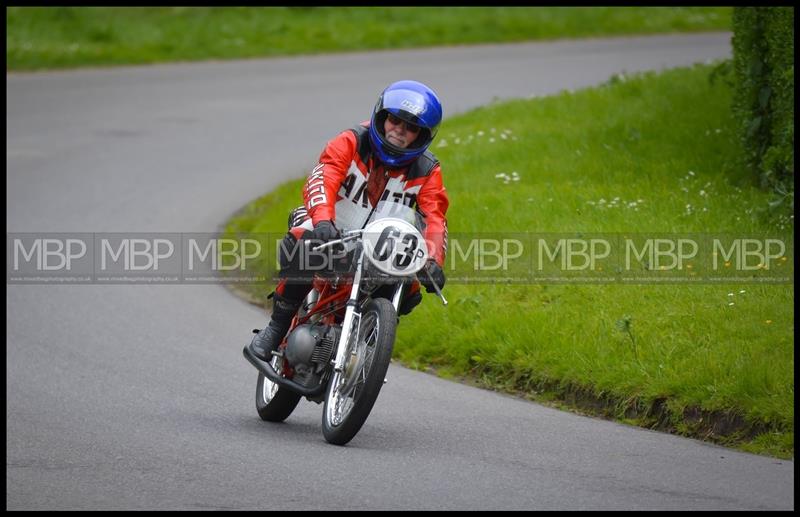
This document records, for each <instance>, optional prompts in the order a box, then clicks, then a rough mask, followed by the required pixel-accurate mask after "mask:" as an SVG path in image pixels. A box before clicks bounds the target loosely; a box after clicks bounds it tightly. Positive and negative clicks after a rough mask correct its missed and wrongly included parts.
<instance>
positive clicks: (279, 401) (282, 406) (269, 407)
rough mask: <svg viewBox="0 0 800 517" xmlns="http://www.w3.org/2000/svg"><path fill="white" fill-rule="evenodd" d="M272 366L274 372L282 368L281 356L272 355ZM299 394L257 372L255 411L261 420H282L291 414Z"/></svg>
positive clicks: (298, 400)
mask: <svg viewBox="0 0 800 517" xmlns="http://www.w3.org/2000/svg"><path fill="white" fill-rule="evenodd" d="M272 367H273V368H275V371H276V372H280V371H281V369H282V368H283V358H281V357H273V358H272ZM300 398H301V395H300V394H298V393H295V392H293V391H289V390H288V389H286V388H281V387H280V386H278V385H277V384H275V383H274V382H272V381H271V380H269V379H268V378H267V377H266V376H265V375H264V374H263V373H259V374H258V382H256V411H258V416H260V417H261V419H262V420H266V421H267V422H283V421H284V420H286V419H287V418H288V417H289V415H291V414H292V411H294V408H295V407H297V403H298V402H300Z"/></svg>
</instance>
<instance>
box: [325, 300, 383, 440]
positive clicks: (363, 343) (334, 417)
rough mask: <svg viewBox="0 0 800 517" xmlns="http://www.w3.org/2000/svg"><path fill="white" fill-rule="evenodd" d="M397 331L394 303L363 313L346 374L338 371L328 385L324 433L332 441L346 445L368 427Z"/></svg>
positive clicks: (348, 355) (379, 303)
mask: <svg viewBox="0 0 800 517" xmlns="http://www.w3.org/2000/svg"><path fill="white" fill-rule="evenodd" d="M396 330H397V314H396V312H395V310H394V307H393V306H392V304H391V302H390V301H389V300H386V299H385V298H376V299H373V300H371V301H370V302H369V303H368V304H367V306H366V307H365V309H364V311H363V312H362V313H361V318H360V324H359V327H358V339H357V340H356V339H351V343H350V345H349V349H348V350H347V353H346V358H347V359H346V361H345V368H344V371H343V372H334V373H333V376H332V378H331V381H330V384H329V385H328V394H327V396H326V397H325V408H324V410H323V412H322V434H323V435H324V436H325V439H326V440H327V441H328V442H330V443H332V444H335V445H344V444H346V443H347V442H349V441H350V440H352V439H353V437H354V436H355V435H356V433H358V431H359V429H361V426H362V425H364V422H365V421H366V420H367V417H368V416H369V413H370V411H372V406H373V405H375V400H377V398H378V394H379V393H380V391H381V388H382V387H383V381H384V379H385V378H386V370H388V369H389V362H390V361H391V359H392V348H393V347H394V338H395V331H396ZM355 334H356V329H353V332H352V334H351V335H352V336H354V337H355Z"/></svg>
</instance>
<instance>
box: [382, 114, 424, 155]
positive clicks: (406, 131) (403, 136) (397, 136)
mask: <svg viewBox="0 0 800 517" xmlns="http://www.w3.org/2000/svg"><path fill="white" fill-rule="evenodd" d="M419 130H420V128H419V126H415V125H414V124H409V123H408V122H406V121H404V120H402V119H401V118H399V117H396V116H394V115H392V114H391V113H389V115H388V116H387V117H386V122H384V123H383V131H384V133H385V134H386V140H388V141H389V142H390V143H391V144H392V145H395V146H397V147H399V148H401V149H405V148H406V147H408V146H409V145H411V143H412V142H413V141H414V140H416V139H417V135H419Z"/></svg>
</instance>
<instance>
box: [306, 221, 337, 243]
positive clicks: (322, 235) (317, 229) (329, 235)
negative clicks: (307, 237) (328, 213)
mask: <svg viewBox="0 0 800 517" xmlns="http://www.w3.org/2000/svg"><path fill="white" fill-rule="evenodd" d="M312 233H313V234H314V238H315V239H317V240H320V241H322V242H328V241H332V240H334V239H338V238H339V230H337V229H336V226H334V225H333V222H332V221H320V222H318V223H317V224H316V225H315V226H314V231H313V232H312Z"/></svg>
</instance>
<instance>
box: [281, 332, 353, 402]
mask: <svg viewBox="0 0 800 517" xmlns="http://www.w3.org/2000/svg"><path fill="white" fill-rule="evenodd" d="M340 333H341V330H340V329H339V327H332V326H329V325H316V324H315V325H310V324H306V325H299V326H298V327H297V328H295V329H294V330H293V331H292V332H291V334H289V337H288V338H287V339H286V350H285V352H284V357H285V358H286V361H287V362H288V363H289V364H290V365H291V366H292V368H293V369H294V372H295V375H294V379H293V380H294V381H295V382H297V383H299V384H302V385H304V386H308V387H310V386H315V385H317V384H318V383H319V382H320V379H321V378H322V375H323V374H324V373H325V369H326V368H327V366H328V365H329V364H330V361H331V357H332V356H333V350H334V347H335V346H336V343H337V342H338V341H339V335H340Z"/></svg>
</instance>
